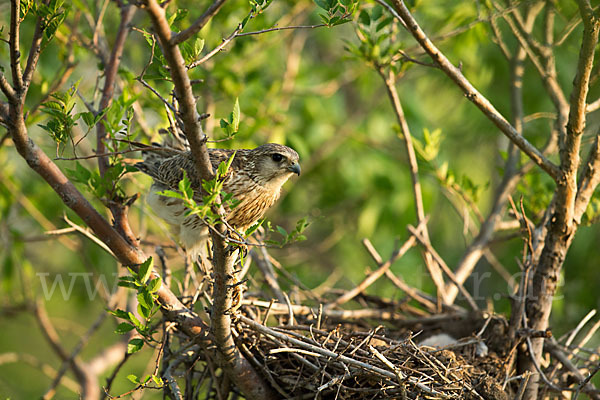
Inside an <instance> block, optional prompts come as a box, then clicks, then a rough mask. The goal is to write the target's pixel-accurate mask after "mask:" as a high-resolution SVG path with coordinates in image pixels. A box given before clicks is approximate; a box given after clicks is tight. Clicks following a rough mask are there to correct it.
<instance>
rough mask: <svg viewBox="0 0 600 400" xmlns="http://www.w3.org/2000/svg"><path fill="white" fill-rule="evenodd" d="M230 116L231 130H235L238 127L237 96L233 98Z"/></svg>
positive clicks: (238, 106)
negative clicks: (233, 102)
mask: <svg viewBox="0 0 600 400" xmlns="http://www.w3.org/2000/svg"><path fill="white" fill-rule="evenodd" d="M231 116H232V119H231V120H232V121H231V125H232V126H233V130H234V131H235V132H237V131H238V129H239V127H240V99H239V98H238V97H236V98H235V104H234V105H233V112H232V113H231Z"/></svg>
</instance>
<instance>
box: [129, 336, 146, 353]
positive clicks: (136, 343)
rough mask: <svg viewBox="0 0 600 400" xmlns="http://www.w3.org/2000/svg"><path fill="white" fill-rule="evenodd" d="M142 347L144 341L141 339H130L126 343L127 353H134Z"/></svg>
mask: <svg viewBox="0 0 600 400" xmlns="http://www.w3.org/2000/svg"><path fill="white" fill-rule="evenodd" d="M142 347H144V341H143V340H142V339H139V338H136V339H131V340H130V341H129V343H128V344H127V354H133V353H136V352H138V351H140V350H141V349H142Z"/></svg>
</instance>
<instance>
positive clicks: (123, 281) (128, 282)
mask: <svg viewBox="0 0 600 400" xmlns="http://www.w3.org/2000/svg"><path fill="white" fill-rule="evenodd" d="M118 285H119V286H121V287H126V288H130V289H137V288H138V287H140V284H139V282H138V281H137V280H136V279H135V278H134V277H133V276H122V277H120V278H119V283H118Z"/></svg>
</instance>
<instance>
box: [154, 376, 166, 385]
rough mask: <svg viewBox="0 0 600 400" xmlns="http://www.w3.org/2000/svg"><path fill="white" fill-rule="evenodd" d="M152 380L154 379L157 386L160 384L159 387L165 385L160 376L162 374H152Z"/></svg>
mask: <svg viewBox="0 0 600 400" xmlns="http://www.w3.org/2000/svg"><path fill="white" fill-rule="evenodd" d="M152 380H153V381H154V383H155V384H156V385H157V386H159V387H163V386H164V383H163V380H162V379H161V378H160V376H156V375H152Z"/></svg>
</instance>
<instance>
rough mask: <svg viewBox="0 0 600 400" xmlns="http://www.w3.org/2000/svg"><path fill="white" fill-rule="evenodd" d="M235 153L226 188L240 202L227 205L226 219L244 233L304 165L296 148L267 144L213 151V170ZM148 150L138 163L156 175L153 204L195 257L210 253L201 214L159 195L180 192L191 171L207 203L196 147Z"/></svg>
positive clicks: (199, 199) (192, 181) (198, 194)
mask: <svg viewBox="0 0 600 400" xmlns="http://www.w3.org/2000/svg"><path fill="white" fill-rule="evenodd" d="M234 151H235V157H234V159H233V161H232V163H231V166H230V168H229V173H228V174H227V176H226V177H225V181H224V183H223V190H224V191H225V192H227V193H231V194H232V195H233V198H234V199H236V200H238V202H239V203H238V204H237V206H236V207H235V208H233V209H226V212H227V214H226V220H227V222H228V223H229V225H231V226H232V227H234V228H235V229H236V230H238V231H241V232H244V231H245V230H246V229H248V228H249V227H251V226H252V225H253V224H254V223H256V221H258V220H259V219H260V218H261V217H262V216H263V215H264V213H265V212H266V211H267V210H268V209H269V208H270V207H271V206H272V205H273V204H274V203H275V202H276V201H277V199H278V198H279V194H280V191H281V186H282V185H283V184H284V183H285V182H286V181H287V180H288V179H289V178H290V177H291V176H292V175H293V174H297V175H300V164H299V163H298V160H299V157H298V153H296V152H295V151H294V150H293V149H291V148H289V147H287V146H283V145H280V144H275V143H267V144H263V145H262V146H259V147H257V148H255V149H241V150H226V149H208V154H209V157H210V162H211V164H212V167H213V170H214V171H216V170H217V168H218V166H219V164H220V163H221V162H223V161H227V160H228V159H229V158H230V157H231V156H232V154H233V153H234ZM143 153H144V161H143V162H140V163H137V164H136V167H137V168H138V169H139V170H140V171H142V172H144V173H146V174H147V175H150V176H151V177H152V178H153V179H154V182H153V184H152V187H151V188H150V193H149V194H148V196H147V202H148V204H149V205H150V207H151V208H152V209H153V210H154V212H155V213H156V214H157V215H158V216H159V217H161V218H163V219H164V220H165V221H167V222H168V223H169V224H170V225H171V226H173V228H174V230H175V233H176V234H178V236H179V239H180V240H181V242H182V245H183V247H184V248H185V249H186V251H187V253H188V255H190V256H191V257H192V259H195V258H196V257H197V256H198V255H200V254H202V252H203V251H204V248H205V245H206V242H207V240H208V237H209V232H208V227H207V226H206V224H205V222H204V221H203V220H202V219H200V218H199V217H198V216H196V215H193V214H192V215H187V213H186V211H187V209H186V207H185V205H184V204H183V201H182V200H180V199H177V198H172V197H166V196H162V195H160V194H158V193H160V192H162V191H164V190H175V191H176V190H178V184H179V182H180V181H181V180H182V179H183V171H185V172H186V174H187V176H188V179H189V180H190V184H191V187H192V189H193V190H194V200H195V201H196V202H197V203H202V196H203V195H205V194H206V193H205V192H203V189H202V179H201V177H200V174H199V173H198V170H197V169H196V167H195V164H194V160H193V158H192V154H191V152H190V151H183V152H181V151H166V152H149V151H146V152H143Z"/></svg>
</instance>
